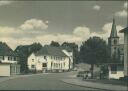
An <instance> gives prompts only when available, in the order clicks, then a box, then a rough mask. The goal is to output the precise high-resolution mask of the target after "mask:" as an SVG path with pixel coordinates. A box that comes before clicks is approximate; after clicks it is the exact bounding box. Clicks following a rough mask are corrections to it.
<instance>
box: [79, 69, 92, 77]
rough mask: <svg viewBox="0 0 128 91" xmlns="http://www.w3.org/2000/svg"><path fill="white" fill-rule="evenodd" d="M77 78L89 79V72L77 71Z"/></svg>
mask: <svg viewBox="0 0 128 91" xmlns="http://www.w3.org/2000/svg"><path fill="white" fill-rule="evenodd" d="M77 77H83V79H90V78H91V72H90V71H79V72H78V74H77Z"/></svg>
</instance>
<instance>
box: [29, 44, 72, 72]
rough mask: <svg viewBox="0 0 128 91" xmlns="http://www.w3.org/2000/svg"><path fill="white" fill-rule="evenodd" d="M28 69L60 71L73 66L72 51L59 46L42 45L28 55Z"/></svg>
mask: <svg viewBox="0 0 128 91" xmlns="http://www.w3.org/2000/svg"><path fill="white" fill-rule="evenodd" d="M27 63H28V69H29V70H30V71H40V72H46V71H47V72H62V71H68V70H70V69H72V68H73V52H72V51H67V50H65V49H62V48H59V47H50V46H45V47H42V48H41V49H40V50H39V51H38V52H37V53H32V54H31V55H30V56H29V57H28V62H27Z"/></svg>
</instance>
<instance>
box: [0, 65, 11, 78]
mask: <svg viewBox="0 0 128 91" xmlns="http://www.w3.org/2000/svg"><path fill="white" fill-rule="evenodd" d="M0 76H10V64H0Z"/></svg>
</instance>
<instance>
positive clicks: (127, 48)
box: [120, 27, 128, 77]
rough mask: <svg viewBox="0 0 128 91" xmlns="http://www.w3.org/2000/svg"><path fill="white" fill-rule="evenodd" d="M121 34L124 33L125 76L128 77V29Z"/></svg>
mask: <svg viewBox="0 0 128 91" xmlns="http://www.w3.org/2000/svg"><path fill="white" fill-rule="evenodd" d="M120 32H121V33H124V76H127V77H128V27H126V28H124V29H122V30H120Z"/></svg>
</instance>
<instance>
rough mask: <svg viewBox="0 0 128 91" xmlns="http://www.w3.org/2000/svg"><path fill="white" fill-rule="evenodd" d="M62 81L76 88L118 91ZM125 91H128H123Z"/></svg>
mask: <svg viewBox="0 0 128 91" xmlns="http://www.w3.org/2000/svg"><path fill="white" fill-rule="evenodd" d="M61 81H62V82H64V83H67V84H71V85H76V86H80V87H87V88H93V89H99V90H106V91H117V89H107V88H100V87H92V86H86V85H80V84H79V83H78V84H76V83H73V82H68V81H65V80H64V79H62V80H61ZM119 91H120V90H119ZM123 91H127V89H126V90H123Z"/></svg>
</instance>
